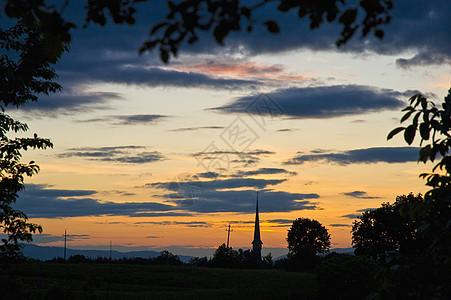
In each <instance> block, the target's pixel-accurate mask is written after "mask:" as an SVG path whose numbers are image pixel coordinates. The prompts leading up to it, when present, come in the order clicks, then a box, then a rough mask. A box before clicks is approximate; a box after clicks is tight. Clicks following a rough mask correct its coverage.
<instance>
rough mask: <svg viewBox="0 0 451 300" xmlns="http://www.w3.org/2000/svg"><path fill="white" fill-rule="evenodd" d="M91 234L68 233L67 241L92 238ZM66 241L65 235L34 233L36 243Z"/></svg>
mask: <svg viewBox="0 0 451 300" xmlns="http://www.w3.org/2000/svg"><path fill="white" fill-rule="evenodd" d="M90 238H91V236H90V235H89V234H68V235H67V236H66V240H67V241H78V240H87V239H90ZM60 241H64V236H63V235H52V234H46V233H40V234H33V243H35V244H49V243H53V242H60Z"/></svg>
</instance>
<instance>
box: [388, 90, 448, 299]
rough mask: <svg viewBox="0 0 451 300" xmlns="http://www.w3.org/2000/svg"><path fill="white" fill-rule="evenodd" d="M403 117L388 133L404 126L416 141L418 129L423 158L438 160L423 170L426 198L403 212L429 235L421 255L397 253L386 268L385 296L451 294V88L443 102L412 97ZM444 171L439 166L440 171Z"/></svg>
mask: <svg viewBox="0 0 451 300" xmlns="http://www.w3.org/2000/svg"><path fill="white" fill-rule="evenodd" d="M403 111H405V112H406V113H405V114H404V116H403V117H402V118H401V123H402V122H404V121H407V120H409V119H410V118H411V120H412V123H411V124H410V125H408V126H407V127H398V128H396V129H394V130H393V131H391V132H390V133H389V135H388V137H387V138H388V139H391V138H392V137H393V136H394V135H396V134H398V133H401V132H403V133H404V140H405V141H406V143H408V144H409V145H411V144H412V143H413V141H414V140H415V137H416V136H417V133H419V139H420V145H421V149H420V153H419V161H421V162H424V163H426V162H427V161H431V162H435V161H436V160H439V162H438V163H437V164H436V165H435V166H434V167H433V169H432V172H431V173H424V174H420V176H421V177H423V178H426V185H427V186H429V187H430V188H431V189H430V190H429V191H427V192H426V194H425V195H424V201H423V202H417V203H415V204H413V205H405V206H404V207H401V208H400V211H401V215H403V216H409V217H411V218H412V220H414V221H415V223H416V224H415V230H416V231H417V233H418V235H419V236H420V237H422V238H424V239H426V240H428V241H430V242H429V243H428V245H427V247H426V248H425V249H424V251H423V252H422V253H421V254H420V255H416V256H412V255H402V254H398V255H393V256H392V257H391V258H390V266H389V268H387V269H386V270H385V289H384V293H385V295H384V297H388V296H392V295H395V296H399V295H402V294H404V295H408V296H409V297H410V298H411V299H414V298H417V299H450V298H451V285H450V284H449V279H450V278H451V152H450V150H451V89H450V90H449V91H448V95H447V96H446V97H445V99H444V102H443V103H442V104H441V106H436V105H435V104H434V103H433V102H431V101H429V100H428V99H427V98H426V97H425V96H424V95H421V94H417V95H414V96H412V97H411V98H410V100H409V105H408V106H407V107H406V108H404V109H403ZM437 171H439V172H437Z"/></svg>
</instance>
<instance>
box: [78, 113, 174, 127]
mask: <svg viewBox="0 0 451 300" xmlns="http://www.w3.org/2000/svg"><path fill="white" fill-rule="evenodd" d="M166 118H168V116H165V115H158V114H136V115H113V116H106V117H101V118H94V119H86V120H79V121H78V122H82V123H85V122H92V123H94V122H102V123H110V124H112V125H121V126H123V125H151V124H156V123H157V122H158V121H161V120H163V119H166Z"/></svg>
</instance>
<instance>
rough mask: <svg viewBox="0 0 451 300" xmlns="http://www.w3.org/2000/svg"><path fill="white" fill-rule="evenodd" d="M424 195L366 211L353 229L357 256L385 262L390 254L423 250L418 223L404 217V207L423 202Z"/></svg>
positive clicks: (400, 199) (405, 198)
mask: <svg viewBox="0 0 451 300" xmlns="http://www.w3.org/2000/svg"><path fill="white" fill-rule="evenodd" d="M422 202H423V197H422V196H421V195H417V196H414V195H413V194H409V195H407V196H406V195H402V196H398V197H396V201H395V203H393V204H390V203H382V205H381V207H379V208H377V209H371V210H367V211H365V212H364V213H363V214H362V215H361V216H359V218H358V220H356V221H354V224H353V226H352V230H351V233H352V246H353V247H354V248H355V250H354V253H355V254H356V255H365V256H368V257H371V258H372V259H374V260H376V261H379V262H385V261H386V259H387V257H388V256H389V254H390V253H392V252H394V251H396V252H401V253H411V252H413V251H421V250H422V249H424V247H419V244H420V241H418V238H417V234H416V230H415V223H414V222H413V220H412V219H411V218H410V217H409V216H407V215H401V213H400V209H401V207H405V206H406V205H416V204H417V203H422Z"/></svg>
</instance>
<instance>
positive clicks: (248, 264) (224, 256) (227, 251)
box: [207, 244, 273, 269]
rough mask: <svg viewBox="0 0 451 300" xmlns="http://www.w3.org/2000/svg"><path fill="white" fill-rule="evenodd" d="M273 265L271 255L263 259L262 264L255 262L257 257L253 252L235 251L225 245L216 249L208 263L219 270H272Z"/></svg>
mask: <svg viewBox="0 0 451 300" xmlns="http://www.w3.org/2000/svg"><path fill="white" fill-rule="evenodd" d="M272 265H273V262H272V256H271V253H270V254H268V255H267V256H265V257H263V258H262V261H261V262H260V263H257V262H256V261H255V256H254V253H253V251H252V250H250V249H248V250H243V249H238V250H233V249H232V248H231V247H227V246H226V245H225V244H222V245H221V246H219V247H218V249H216V251H215V253H214V254H213V257H212V258H211V259H210V260H209V261H208V263H207V266H208V267H214V268H216V267H219V268H231V269H241V268H248V269H252V268H271V267H272Z"/></svg>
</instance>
